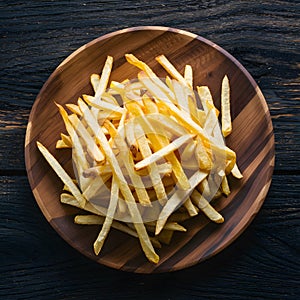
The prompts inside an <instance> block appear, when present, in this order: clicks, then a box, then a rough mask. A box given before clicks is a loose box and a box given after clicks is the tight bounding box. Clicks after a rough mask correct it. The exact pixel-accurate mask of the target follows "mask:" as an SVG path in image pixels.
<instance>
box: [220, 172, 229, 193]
mask: <svg viewBox="0 0 300 300" xmlns="http://www.w3.org/2000/svg"><path fill="white" fill-rule="evenodd" d="M221 187H222V192H223V193H224V194H225V195H226V196H228V195H229V194H230V188H229V185H228V180H227V177H226V175H224V176H223V178H222V183H221Z"/></svg>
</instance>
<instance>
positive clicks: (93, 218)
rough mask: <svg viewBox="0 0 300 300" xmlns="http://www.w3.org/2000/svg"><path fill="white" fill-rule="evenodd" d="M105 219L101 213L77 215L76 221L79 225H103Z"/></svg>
mask: <svg viewBox="0 0 300 300" xmlns="http://www.w3.org/2000/svg"><path fill="white" fill-rule="evenodd" d="M104 221H105V217H104V216H99V215H77V216H75V218H74V223H75V224H79V225H102V224H103V223H104Z"/></svg>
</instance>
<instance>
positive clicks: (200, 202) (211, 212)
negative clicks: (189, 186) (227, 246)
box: [191, 189, 224, 223]
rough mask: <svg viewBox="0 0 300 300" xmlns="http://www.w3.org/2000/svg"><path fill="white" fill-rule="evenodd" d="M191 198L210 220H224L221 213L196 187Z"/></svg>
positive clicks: (218, 221)
mask: <svg viewBox="0 0 300 300" xmlns="http://www.w3.org/2000/svg"><path fill="white" fill-rule="evenodd" d="M191 199H192V201H193V203H194V204H195V205H197V206H198V207H199V209H200V210H201V211H202V212H203V213H204V214H205V215H206V216H207V217H208V218H209V219H210V220H212V221H213V222H215V223H223V222H224V218H223V217H222V215H221V214H220V213H218V212H217V211H216V210H215V209H214V208H213V207H212V206H211V205H210V204H209V202H208V201H207V200H206V199H205V198H204V197H203V195H201V194H200V193H199V192H198V191H197V190H196V189H195V190H194V191H193V192H192V194H191Z"/></svg>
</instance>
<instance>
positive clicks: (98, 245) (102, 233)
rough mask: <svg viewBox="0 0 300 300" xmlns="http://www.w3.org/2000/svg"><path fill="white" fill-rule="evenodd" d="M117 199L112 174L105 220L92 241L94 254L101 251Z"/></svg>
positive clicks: (117, 189)
mask: <svg viewBox="0 0 300 300" xmlns="http://www.w3.org/2000/svg"><path fill="white" fill-rule="evenodd" d="M118 199H119V186H118V183H117V181H116V179H115V177H114V176H113V178H112V186H111V196H110V201H109V206H108V209H107V215H106V217H105V221H104V223H103V226H102V229H101V231H100V233H99V235H98V237H97V239H96V241H95V242H94V251H95V254H96V255H98V254H99V252H100V251H101V249H102V246H103V244H104V241H105V239H106V237H107V235H108V232H109V230H110V227H111V225H112V223H113V219H114V214H115V211H116V208H117V204H118Z"/></svg>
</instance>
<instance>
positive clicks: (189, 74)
mask: <svg viewBox="0 0 300 300" xmlns="http://www.w3.org/2000/svg"><path fill="white" fill-rule="evenodd" d="M184 79H185V81H186V83H187V85H188V86H189V87H190V88H191V89H193V69H192V66H191V65H185V68H184Z"/></svg>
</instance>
